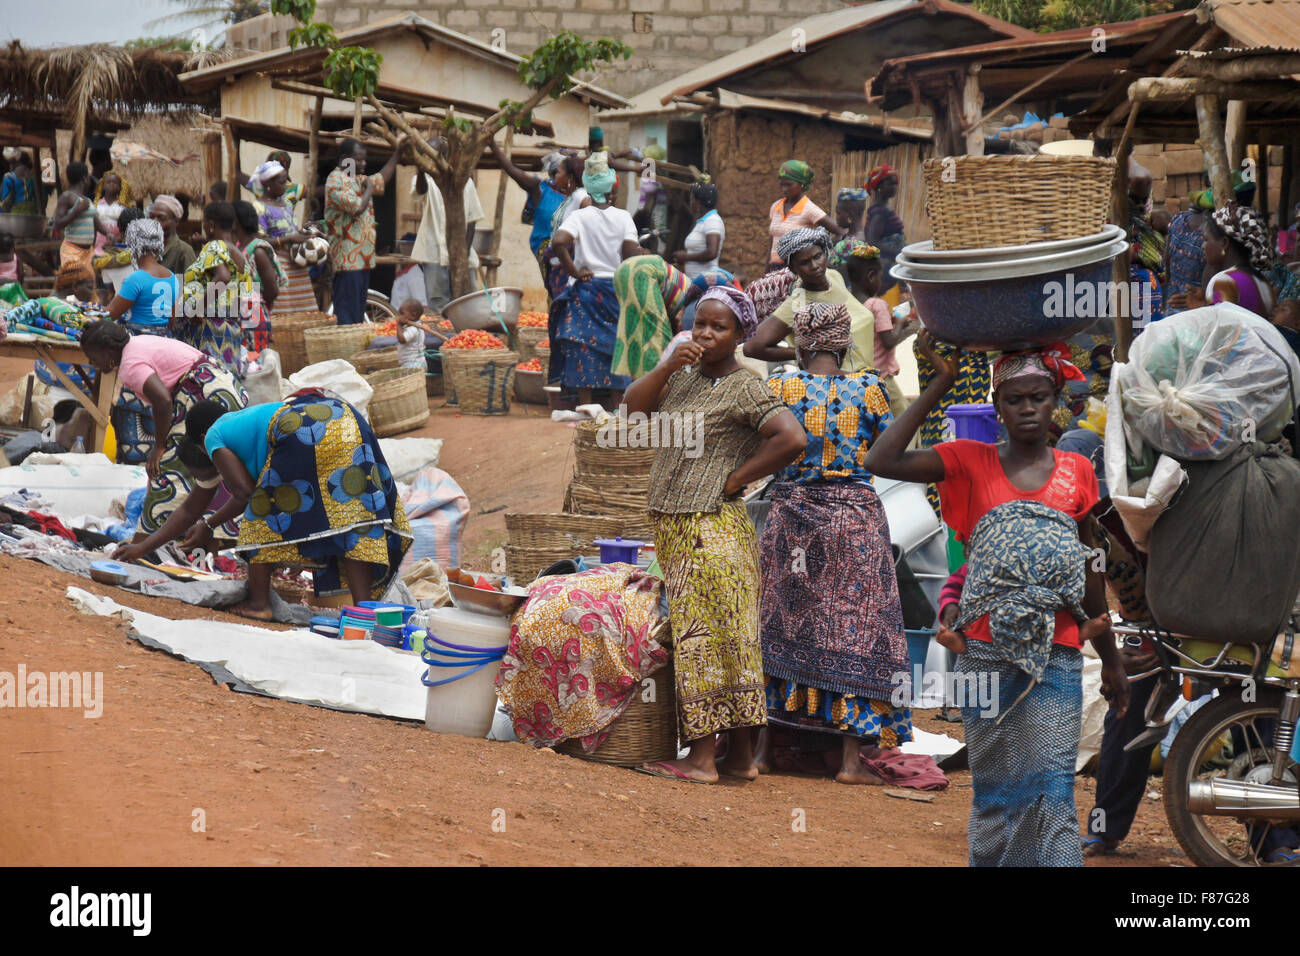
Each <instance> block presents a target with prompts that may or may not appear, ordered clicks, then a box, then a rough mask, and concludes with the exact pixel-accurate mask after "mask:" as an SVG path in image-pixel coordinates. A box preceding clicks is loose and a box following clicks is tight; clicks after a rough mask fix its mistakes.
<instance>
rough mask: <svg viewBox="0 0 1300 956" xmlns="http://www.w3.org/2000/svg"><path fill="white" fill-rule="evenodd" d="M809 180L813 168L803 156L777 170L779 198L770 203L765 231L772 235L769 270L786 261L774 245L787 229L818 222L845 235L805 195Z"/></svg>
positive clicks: (811, 227) (816, 225)
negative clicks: (802, 158)
mask: <svg viewBox="0 0 1300 956" xmlns="http://www.w3.org/2000/svg"><path fill="white" fill-rule="evenodd" d="M812 181H813V169H812V167H811V166H809V165H808V164H807V163H805V162H804V161H803V160H801V159H790V160H786V161H785V162H784V163H782V164H781V169H780V170H779V171H778V173H777V183H778V184H779V186H780V189H781V198H780V199H778V200H777V201H776V202H774V203H772V208H771V210H769V213H768V216H769V222H768V229H767V231H768V232H769V233H771V235H772V250H771V252H770V254H769V255H768V265H767V271H768V272H775V271H776V270H778V269H781V268H783V267H784V266H785V265H786V262H785V260H784V259H783V258H782V257H781V255H780V251H779V249H778V248H777V247H778V245H779V244H780V242H781V238H782V237H783V236H785V235H786V234H787V233H790V232H794V231H796V230H800V229H815V228H817V227H818V226H820V227H822V228H823V229H825V230H826V231H827V232H829V233H830V234H832V235H834V236H835V237H836V238H843V237H844V230H842V229H841V228H840V227H839V226H838V225H836V223H835V220H834V219H832V218H831V217H830V216H828V215H827V214H826V212H825V211H824V210H823V209H822V208H821V207H820V206H818V205H817V204H816V203H814V202H813V201H812V200H811V199H809V198H808V196H807V192H808V187H809V186H811V185H812Z"/></svg>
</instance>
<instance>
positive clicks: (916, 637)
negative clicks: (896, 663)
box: [903, 628, 938, 696]
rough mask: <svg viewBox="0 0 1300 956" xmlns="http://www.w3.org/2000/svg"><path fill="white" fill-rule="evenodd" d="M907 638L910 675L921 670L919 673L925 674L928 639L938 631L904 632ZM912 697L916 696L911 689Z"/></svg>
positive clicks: (914, 691) (927, 629) (928, 646)
mask: <svg viewBox="0 0 1300 956" xmlns="http://www.w3.org/2000/svg"><path fill="white" fill-rule="evenodd" d="M903 633H904V634H905V635H906V636H907V658H908V660H910V661H911V662H912V673H913V674H915V673H916V669H917V668H918V667H919V668H921V673H922V674H924V673H925V658H926V656H927V655H928V654H929V653H930V639H931V638H933V637H934V635H935V634H937V633H938V631H936V630H934V629H933V628H926V629H925V630H921V631H904V632H903ZM912 696H916V689H915V688H913V689H912Z"/></svg>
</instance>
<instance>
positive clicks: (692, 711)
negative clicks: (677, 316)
mask: <svg viewBox="0 0 1300 956" xmlns="http://www.w3.org/2000/svg"><path fill="white" fill-rule="evenodd" d="M757 325H758V321H757V318H756V316H755V313H754V303H753V302H752V301H751V300H750V298H749V297H748V296H747V295H745V293H743V292H741V291H740V290H739V289H734V288H731V287H730V286H714V287H713V288H712V289H710V290H709V291H708V292H706V293H705V294H704V296H703V297H701V299H700V305H699V308H698V309H697V311H696V313H695V327H694V328H693V329H692V337H691V340H690V341H689V342H683V343H682V344H681V345H679V346H678V347H677V349H676V350H675V351H674V352H673V353H672V355H671V356H670V357H669V358H668V360H667V361H666V362H664V363H663V364H661V365H660V366H659V367H657V368H655V369H654V370H653V371H651V372H650V373H649V374H648V375H645V376H643V377H642V378H639V379H637V380H636V381H635V382H634V383H633V384H632V385H631V386H630V387H629V388H628V390H627V394H626V397H625V401H626V405H627V408H628V411H629V417H630V416H631V415H633V414H637V413H640V414H641V415H645V414H649V415H650V416H651V419H650V426H651V429H650V434H651V435H653V436H655V438H656V439H657V441H656V442H655V444H656V445H657V446H658V449H659V450H658V454H657V455H656V457H655V462H654V466H653V467H652V468H651V471H650V509H651V511H650V518H651V521H652V522H653V523H654V528H655V551H656V554H657V555H658V558H659V565H660V567H661V568H662V569H663V573H664V579H665V581H666V583H667V590H668V606H669V613H670V616H671V619H672V633H673V657H674V669H675V672H676V685H677V688H676V689H677V708H678V715H679V721H680V729H681V738H682V740H684V741H688V742H689V745H690V755H689V756H687V757H686V758H684V759H681V760H668V761H659V762H656V763H653V764H647V765H646V766H644V767H642V768H641V769H642V770H643V771H644V772H646V773H649V774H651V775H653V776H657V777H668V778H669V779H674V780H688V781H692V782H695V783H716V782H717V779H718V774H719V772H721V773H724V774H727V775H728V776H734V777H740V778H742V779H745V780H753V779H754V778H755V777H757V776H758V768H757V766H756V765H755V761H754V740H753V734H754V731H753V730H752V729H751V728H756V727H760V726H762V725H763V724H765V723H766V722H767V716H766V703H765V696H764V677H763V661H762V650H761V647H760V644H759V638H758V609H759V584H760V582H759V570H758V542H757V540H756V538H755V536H754V526H753V525H752V524H751V523H750V520H749V514H748V512H747V511H746V510H745V505H744V503H743V502H741V501H740V494H741V492H742V491H743V490H744V488H745V486H746V485H748V484H749V483H751V482H753V481H757V480H758V479H760V478H765V477H767V476H768V475H772V474H775V473H776V472H777V471H780V470H781V469H782V468H783V467H785V466H786V465H788V464H790V463H791V462H792V461H795V460H796V459H797V458H799V456H800V455H802V454H803V450H804V446H805V444H806V443H807V436H806V435H805V433H804V430H803V428H802V427H800V425H799V422H798V421H797V420H796V419H795V417H794V415H793V414H791V412H790V410H789V409H788V408H786V407H785V405H784V404H782V403H781V402H780V401H779V400H778V399H777V398H776V397H775V396H774V395H773V394H772V392H771V391H770V390H769V389H768V388H767V387H766V386H765V385H764V384H763V382H762V381H761V380H759V379H758V378H757V377H755V376H754V375H751V374H750V373H749V372H748V371H746V370H745V369H744V368H743V367H742V366H741V365H740V363H739V362H737V361H736V349H737V347H738V346H739V345H740V344H741V343H742V342H744V340H745V339H746V338H748V337H749V336H750V335H751V334H753V331H754V329H755V328H756V327H757ZM634 423H635V420H634V419H633V420H632V421H630V422H629V424H634ZM665 439H666V440H665ZM723 731H731V733H730V734H729V735H728V736H729V741H728V748H727V756H726V759H725V760H724V761H723V762H722V763H718V762H717V760H716V754H717V736H716V735H717V734H719V733H721V732H723Z"/></svg>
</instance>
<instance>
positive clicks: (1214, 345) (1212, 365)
mask: <svg viewBox="0 0 1300 956" xmlns="http://www.w3.org/2000/svg"><path fill="white" fill-rule="evenodd" d="M1112 381H1113V382H1115V383H1116V384H1117V385H1118V386H1119V391H1120V395H1121V398H1122V407H1123V412H1124V422H1125V425H1126V426H1127V427H1128V428H1129V429H1131V430H1132V431H1133V432H1134V433H1136V435H1138V436H1140V437H1141V438H1142V439H1143V440H1144V441H1145V442H1146V443H1147V444H1149V445H1150V446H1151V447H1152V448H1155V449H1156V450H1157V451H1160V452H1164V453H1165V454H1168V455H1171V456H1172V457H1174V458H1177V459H1180V460H1184V461H1198V460H1206V459H1210V460H1215V459H1220V458H1223V457H1225V456H1226V455H1228V454H1229V453H1230V452H1232V451H1233V450H1234V449H1236V448H1238V447H1240V446H1241V445H1242V444H1243V443H1245V444H1249V443H1250V442H1252V441H1264V442H1270V441H1273V440H1275V439H1276V438H1277V437H1278V436H1279V435H1280V434H1281V433H1282V429H1283V428H1284V427H1285V426H1286V424H1287V422H1289V421H1290V420H1291V418H1292V416H1293V415H1294V414H1295V410H1296V405H1297V404H1298V403H1300V362H1297V361H1296V356H1295V353H1294V352H1293V351H1292V350H1291V348H1290V346H1288V345H1287V342H1286V340H1285V339H1284V338H1283V337H1282V334H1281V333H1280V332H1278V330H1277V329H1276V328H1274V327H1273V325H1272V324H1270V323H1269V322H1267V321H1266V320H1264V319H1261V318H1260V317H1259V316H1257V315H1255V314H1254V313H1253V312H1248V311H1247V310H1245V309H1243V308H1241V307H1240V306H1237V305H1233V304H1231V303H1220V304H1219V305H1211V306H1206V307H1205V308H1202V309H1192V310H1190V311H1188V312H1180V313H1179V314H1177V315H1174V316H1170V317H1169V318H1167V319H1163V320H1161V321H1160V322H1155V323H1153V324H1152V325H1150V326H1149V327H1148V328H1147V330H1146V331H1145V332H1143V333H1142V335H1140V336H1139V337H1138V338H1137V340H1136V341H1135V342H1134V343H1133V347H1132V349H1131V350H1130V351H1129V361H1128V362H1126V363H1123V364H1118V365H1116V366H1115V368H1114V371H1113V373H1112Z"/></svg>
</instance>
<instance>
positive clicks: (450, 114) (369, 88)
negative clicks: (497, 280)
mask: <svg viewBox="0 0 1300 956" xmlns="http://www.w3.org/2000/svg"><path fill="white" fill-rule="evenodd" d="M271 10H272V12H273V13H278V14H287V15H289V16H292V17H293V18H294V19H295V20H297V21H298V23H299V24H301V26H299V27H296V28H295V29H293V30H291V31H290V33H289V42H290V45H291V46H293V47H294V48H297V47H298V46H315V47H320V48H322V49H324V50H327V51H328V53H327V54H326V56H325V60H324V62H323V64H322V79H323V82H324V84H325V86H326V88H328V89H329V90H330V91H331V92H333V93H334V94H335V95H336V96H338V97H340V98H342V99H350V100H358V99H360V100H364V101H365V102H366V103H368V104H369V105H370V106H371V107H372V108H373V109H374V110H375V112H376V113H378V114H379V121H378V122H377V123H373V124H371V125H369V126H368V127H367V129H368V131H369V132H373V133H375V134H377V135H378V136H380V137H382V138H383V139H385V140H386V141H387V142H388V143H389V145H390V146H392V147H393V148H395V149H396V148H398V147H399V145H400V144H401V142H402V140H403V138H405V140H406V142H407V144H408V145H409V150H410V152H409V155H410V157H411V159H412V161H413V162H414V163H415V165H416V166H417V167H418V168H419V169H420V170H421V171H422V172H424V173H427V174H428V175H430V176H432V177H433V181H434V182H435V183H437V185H438V189H439V191H440V192H441V193H442V198H443V203H444V205H445V208H446V213H447V235H448V236H463V235H465V225H466V224H465V184H466V183H467V182H469V180H470V179H471V178H472V177H473V175H474V170H475V168H477V166H478V164H479V160H480V159H481V158H482V156H483V151H484V150H485V149H486V148H487V144H488V141H489V140H491V139H492V138H493V137H494V136H496V134H497V133H498V132H500V131H501V130H503V129H505V127H506V126H509V125H513V126H515V128H517V129H519V128H526V127H527V126H528V124H529V123H530V121H531V117H532V111H533V110H534V109H536V108H537V107H538V106H539V105H541V104H542V103H543V102H545V101H547V100H548V99H558V98H560V97H562V96H564V95H565V94H566V93H568V92H569V90H570V89H572V87H573V83H574V79H573V77H574V75H575V74H578V73H581V72H583V71H587V70H591V69H593V68H595V67H596V66H597V65H598V64H600V63H610V62H613V61H614V60H615V59H617V58H619V57H621V58H623V59H625V60H626V59H628V58H629V57H630V56H631V55H632V49H631V48H630V47H629V46H627V45H626V44H624V43H621V42H619V41H617V40H611V39H609V38H607V37H602V38H601V39H598V40H594V41H588V40H584V39H582V38H581V37H580V36H578V35H577V34H576V33H573V32H571V31H567V30H566V31H565V32H563V33H559V34H556V35H555V36H552V37H550V38H549V39H548V40H547V41H546V42H545V43H543V44H542V45H541V46H539V47H538V48H537V49H536V50H534V51H533V52H532V53H531V54H529V55H528V56H526V57H524V58H523V60H522V61H521V62H520V64H519V80H520V82H522V83H523V84H524V85H525V86H526V87H528V88H529V89H530V90H532V93H531V95H530V96H529V97H528V99H526V100H524V101H523V102H519V101H515V100H502V101H501V102H500V103H499V104H498V105H497V110H496V111H495V112H494V113H492V114H491V115H490V116H487V117H474V118H465V117H460V116H457V115H456V111H455V109H454V108H449V109H448V110H447V116H446V118H445V119H444V120H443V123H442V131H441V135H442V137H443V139H444V140H445V141H446V150H445V152H442V153H440V152H439V151H438V150H436V149H434V148H433V146H431V145H430V144H429V143H427V142H425V140H424V137H423V136H421V135H420V134H419V133H418V132H417V131H416V130H415V129H413V128H412V127H411V125H410V124H409V123H408V122H407V121H406V120H405V119H404V118H403V117H402V116H401V115H400V114H399V113H397V112H394V111H393V110H391V109H389V108H388V107H387V106H385V105H384V104H383V103H381V102H380V101H379V99H378V98H377V97H376V96H375V90H376V88H377V87H378V85H379V68H380V65H381V64H382V62H383V57H382V56H380V54H379V53H377V52H376V51H374V50H371V49H369V48H367V47H360V46H339V45H338V37H337V35H336V34H335V32H334V28H333V27H331V26H330V25H329V24H327V23H317V22H313V19H312V18H313V17H314V16H315V12H316V0H271ZM447 253H448V257H449V258H450V260H451V261H450V262H449V266H450V269H451V281H452V288H453V289H456V290H457V291H460V290H464V289H469V288H472V287H473V285H474V283H473V282H472V281H471V278H470V269H469V250H468V249H466V248H465V247H464V246H463V245H462V244H461V243H459V242H448V243H447Z"/></svg>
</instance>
